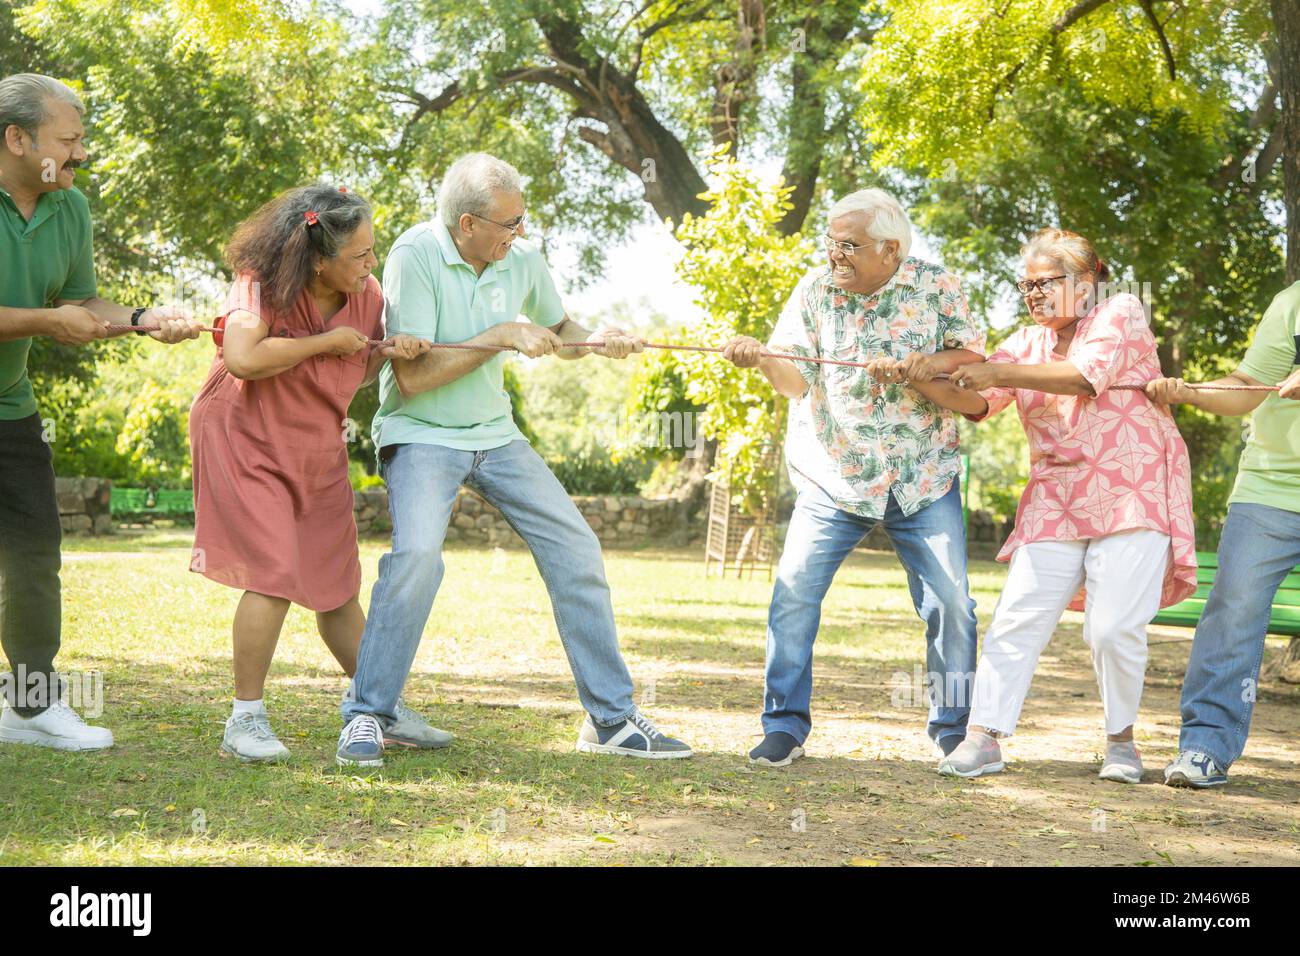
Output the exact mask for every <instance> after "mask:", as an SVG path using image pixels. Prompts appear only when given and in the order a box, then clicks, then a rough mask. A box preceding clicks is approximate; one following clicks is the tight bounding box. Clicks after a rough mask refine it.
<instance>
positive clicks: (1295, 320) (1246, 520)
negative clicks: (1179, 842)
mask: <svg viewBox="0 0 1300 956" xmlns="http://www.w3.org/2000/svg"><path fill="white" fill-rule="evenodd" d="M1214 384H1223V385H1276V386H1278V387H1279V389H1278V391H1277V392H1272V393H1270V392H1210V391H1197V390H1193V389H1190V388H1188V387H1187V386H1186V384H1185V383H1184V382H1183V381H1182V379H1168V378H1166V379H1159V380H1157V381H1155V382H1152V383H1151V384H1150V385H1148V386H1147V394H1148V395H1149V396H1150V397H1151V398H1152V399H1153V400H1155V401H1158V402H1164V403H1170V402H1186V403H1188V404H1191V405H1195V406H1197V407H1198V408H1202V409H1204V410H1205V411H1207V412H1211V413H1212V414H1215V415H1249V414H1251V413H1252V412H1253V413H1254V416H1253V418H1252V420H1251V422H1250V429H1249V432H1248V437H1247V439H1246V448H1245V450H1244V451H1243V452H1242V453H1241V464H1240V466H1239V467H1238V470H1237V483H1236V485H1235V486H1234V488H1233V490H1232V496H1231V497H1230V498H1229V499H1228V516H1227V519H1226V520H1225V521H1224V523H1223V534H1222V535H1221V537H1220V539H1219V569H1218V572H1217V573H1216V574H1215V578H1214V587H1213V588H1212V589H1211V590H1210V596H1209V598H1208V599H1207V600H1206V602H1205V610H1204V612H1203V613H1202V614H1201V620H1200V623H1199V624H1198V625H1197V626H1196V637H1195V639H1194V641H1193V642H1192V653H1191V656H1190V657H1189V659H1188V661H1187V676H1186V678H1184V680H1183V698H1182V716H1183V728H1182V733H1181V735H1180V736H1179V741H1178V750H1179V753H1178V757H1177V759H1176V760H1175V761H1174V762H1173V763H1171V764H1170V765H1169V766H1168V767H1167V768H1166V769H1165V782H1166V783H1168V784H1170V785H1172V786H1191V787H1213V786H1220V785H1222V784H1225V783H1227V782H1228V768H1229V767H1230V766H1231V765H1232V762H1233V761H1234V760H1236V759H1237V758H1238V757H1240V756H1241V752H1242V750H1244V749H1245V746H1246V735H1247V734H1248V733H1249V731H1250V718H1251V713H1252V711H1253V710H1254V704H1255V688H1256V685H1257V684H1258V681H1259V668H1260V664H1261V662H1262V661H1263V658H1264V636H1265V634H1266V632H1267V630H1268V619H1269V614H1270V613H1271V609H1272V604H1273V597H1274V595H1276V594H1277V589H1278V588H1279V587H1280V586H1281V584H1282V581H1283V579H1285V578H1286V576H1287V574H1288V573H1289V572H1290V571H1291V569H1292V568H1294V567H1295V566H1296V565H1298V564H1300V282H1297V283H1295V284H1294V285H1292V286H1291V287H1290V288H1288V289H1285V290H1284V291H1282V292H1281V293H1279V294H1278V296H1277V297H1276V298H1275V299H1274V300H1273V303H1272V305H1270V306H1269V308H1268V311H1267V312H1265V313H1264V319H1263V321H1261V322H1260V324H1259V328H1257V329H1256V330H1255V338H1254V341H1253V342H1252V343H1251V346H1250V348H1249V350H1247V352H1246V357H1245V359H1244V360H1243V361H1242V363H1241V367H1240V368H1239V369H1238V370H1237V371H1236V372H1234V373H1233V374H1232V375H1229V376H1228V377H1227V378H1224V379H1220V380H1219V381H1218V382H1216V383H1214Z"/></svg>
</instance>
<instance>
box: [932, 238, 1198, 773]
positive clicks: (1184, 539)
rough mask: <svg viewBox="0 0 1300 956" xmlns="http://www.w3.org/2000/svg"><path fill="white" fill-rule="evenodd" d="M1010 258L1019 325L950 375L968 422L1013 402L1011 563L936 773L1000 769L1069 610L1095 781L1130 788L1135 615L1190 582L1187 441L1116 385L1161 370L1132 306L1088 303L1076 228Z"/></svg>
mask: <svg viewBox="0 0 1300 956" xmlns="http://www.w3.org/2000/svg"><path fill="white" fill-rule="evenodd" d="M1024 256H1025V264H1026V270H1025V271H1026V275H1025V279H1023V280H1021V282H1020V283H1018V286H1019V288H1020V291H1021V293H1022V294H1023V295H1024V296H1025V300H1026V304H1027V305H1028V306H1029V309H1030V313H1031V316H1032V318H1033V319H1034V324H1033V325H1030V326H1026V327H1025V328H1022V329H1020V330H1019V331H1017V332H1016V333H1015V334H1013V335H1012V336H1011V337H1010V338H1009V339H1008V340H1007V341H1006V342H1005V343H1004V344H1003V345H1002V347H1001V348H999V349H998V350H997V351H996V352H994V353H993V355H991V356H989V358H988V360H987V361H986V362H984V363H977V364H975V365H968V366H965V367H963V368H962V369H960V370H958V371H957V372H956V373H954V374H953V376H952V380H953V382H954V383H955V384H957V385H959V386H960V387H963V388H972V389H975V390H978V391H979V392H980V394H981V395H982V396H983V397H984V399H985V400H986V401H987V403H988V410H987V411H986V412H985V413H984V415H981V416H972V417H973V418H975V420H980V419H983V418H986V417H988V416H989V415H993V414H996V413H997V412H998V411H1000V410H1002V409H1003V408H1006V407H1007V406H1008V405H1010V404H1011V403H1013V402H1014V403H1015V405H1016V408H1017V410H1018V411H1019V413H1020V420H1021V422H1022V424H1023V425H1024V428H1025V434H1026V435H1027V437H1028V439H1029V449H1030V475H1029V482H1028V483H1027V484H1026V486H1025V490H1024V494H1023V495H1022V496H1021V499H1020V506H1019V508H1018V510H1017V512H1016V526H1015V530H1014V531H1013V532H1012V534H1011V537H1010V538H1009V539H1008V540H1007V542H1006V544H1005V545H1004V546H1003V548H1002V551H1001V552H1000V553H999V554H998V560H1000V561H1006V560H1008V559H1010V561H1011V568H1010V569H1009V571H1008V575H1007V583H1006V586H1005V588H1004V590H1003V593H1002V597H1001V599H1000V600H999V602H998V606H997V609H996V610H995V611H994V615H993V622H992V623H991V624H990V626H989V630H988V632H987V634H986V635H985V638H984V650H983V653H982V655H981V658H980V662H979V666H978V668H977V670H976V675H975V684H974V693H973V699H972V703H971V717H970V725H969V728H968V733H967V739H966V741H965V742H964V743H963V744H962V745H961V746H960V747H958V748H957V750H955V751H954V752H953V753H952V754H950V755H949V756H948V757H946V758H945V759H944V761H943V762H942V763H941V764H940V772H941V773H949V774H954V775H957V776H979V775H980V774H985V773H991V772H996V771H997V770H1000V769H1002V761H1001V752H1000V748H999V746H998V744H997V741H996V739H995V737H996V736H1006V735H1009V734H1011V733H1012V732H1013V731H1014V730H1015V726H1016V723H1017V721H1018V719H1019V716H1020V710H1021V707H1022V705H1023V703H1024V698H1025V695H1026V694H1027V693H1028V690H1029V683H1030V680H1031V679H1032V676H1033V671H1034V668H1035V666H1036V664H1037V660H1038V656H1039V654H1040V653H1041V652H1042V649H1043V648H1044V647H1045V646H1046V645H1047V642H1048V640H1049V639H1050V638H1051V636H1052V632H1053V630H1054V629H1055V627H1056V624H1057V623H1058V621H1059V620H1060V616H1061V614H1062V612H1063V611H1064V610H1065V608H1066V607H1070V608H1073V609H1075V610H1081V611H1083V612H1084V638H1085V640H1086V641H1087V642H1088V644H1089V646H1090V647H1091V649H1092V655H1093V666H1094V670H1095V671H1096V675H1097V682H1098V685H1099V687H1100V689H1101V694H1102V703H1103V707H1104V709H1105V714H1106V732H1107V738H1108V739H1107V750H1106V758H1105V761H1104V762H1103V766H1102V769H1101V776H1102V778H1103V779H1107V780H1117V781H1121V782H1126V783H1136V782H1137V781H1138V780H1139V779H1140V778H1141V773H1142V765H1141V757H1140V755H1139V754H1138V752H1137V748H1136V747H1135V746H1134V745H1133V723H1134V720H1135V718H1136V716H1137V710H1138V705H1139V702H1140V699H1141V694H1142V683H1143V679H1144V677H1145V670H1146V625H1147V624H1148V623H1149V622H1150V620H1151V618H1152V617H1153V616H1154V615H1155V613H1156V611H1157V610H1158V609H1159V608H1161V607H1164V606H1167V605H1169V604H1174V603H1177V602H1178V601H1181V600H1182V599H1183V598H1185V597H1187V596H1189V595H1190V594H1192V593H1193V592H1194V591H1195V590H1196V547H1195V541H1194V537H1193V519H1192V499H1191V468H1190V464H1189V459H1188V455H1187V446H1186V444H1185V443H1184V442H1183V439H1182V436H1181V435H1180V434H1179V433H1178V428H1177V426H1176V425H1175V424H1174V421H1173V418H1172V417H1171V416H1170V414H1169V410H1168V409H1167V408H1165V407H1164V406H1161V405H1156V404H1154V403H1152V402H1151V401H1149V400H1148V399H1147V397H1146V395H1145V394H1144V393H1143V392H1142V391H1141V390H1140V389H1136V390H1128V389H1122V388H1116V386H1126V385H1137V386H1141V385H1144V384H1146V383H1147V382H1149V381H1151V380H1152V379H1155V378H1159V377H1160V375H1161V371H1160V362H1159V359H1158V358H1157V356H1156V343H1155V338H1154V337H1153V336H1152V334H1151V328H1150V326H1149V324H1148V323H1147V318H1146V313H1145V310H1144V309H1143V306H1142V303H1141V301H1140V300H1139V299H1138V298H1137V297H1135V296H1133V295H1129V294H1120V295H1116V296H1114V297H1112V298H1109V299H1107V300H1106V301H1104V302H1100V303H1098V304H1095V305H1093V304H1092V303H1093V301H1094V300H1095V296H1096V293H1097V284H1098V283H1099V282H1100V281H1102V280H1104V279H1105V278H1106V276H1107V274H1108V270H1107V268H1106V266H1105V264H1104V263H1102V262H1100V260H1098V259H1097V256H1096V253H1095V252H1094V251H1093V249H1092V246H1091V245H1090V244H1089V243H1088V242H1087V240H1086V239H1083V237H1081V236H1078V235H1077V234H1075V233H1070V232H1065V231H1063V230H1044V231H1043V232H1041V233H1039V234H1038V235H1037V236H1035V237H1034V238H1033V239H1032V240H1031V241H1030V242H1029V243H1028V244H1027V245H1026V247H1025V249H1024Z"/></svg>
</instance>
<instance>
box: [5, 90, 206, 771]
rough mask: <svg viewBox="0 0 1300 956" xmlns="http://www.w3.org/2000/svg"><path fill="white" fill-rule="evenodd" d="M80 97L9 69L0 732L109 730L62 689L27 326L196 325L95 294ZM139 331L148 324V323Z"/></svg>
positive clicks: (90, 330)
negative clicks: (82, 173)
mask: <svg viewBox="0 0 1300 956" xmlns="http://www.w3.org/2000/svg"><path fill="white" fill-rule="evenodd" d="M83 112H84V108H83V107H82V104H81V100H80V99H78V97H77V95H76V94H75V93H73V92H72V90H70V89H68V87H66V86H65V85H63V84H62V83H60V82H58V81H57V80H53V79H51V78H50V77H47V76H40V75H38V74H35V73H21V74H18V75H16V76H10V77H7V78H5V79H3V80H0V643H2V644H3V647H4V652H5V656H6V657H7V658H8V660H9V666H10V668H11V673H9V674H5V675H3V676H0V684H3V694H4V707H3V713H0V742H4V743H26V744H37V745H40V746H45V747H53V748H56V749H59V750H97V749H100V748H102V747H107V746H109V745H110V744H112V742H113V735H112V733H111V732H109V731H108V730H105V729H104V728H102V727H89V726H87V725H86V724H85V722H84V721H82V719H81V718H80V717H79V716H78V715H77V714H76V713H75V712H74V711H73V710H72V708H71V707H69V706H67V704H66V703H64V702H63V701H62V700H60V699H59V698H60V687H61V682H60V680H59V677H58V673H57V671H56V669H55V667H54V658H55V655H56V654H57V653H58V650H59V641H60V627H61V621H60V618H61V614H60V594H59V590H60V589H59V566H60V563H61V559H60V553H59V549H60V544H61V532H60V528H59V506H58V502H57V500H56V497H55V491H54V470H53V468H52V467H51V464H50V462H51V455H50V447H49V444H48V443H47V442H46V440H45V431H44V426H43V423H42V421H41V418H40V416H39V415H38V414H37V412H36V399H35V396H34V395H33V394H32V385H31V381H30V380H29V379H28V376H27V356H28V352H29V351H30V349H31V343H32V338H33V337H35V336H38V335H43V336H47V337H49V338H52V339H54V340H55V341H57V342H61V343H63V344H64V345H84V344H86V343H88V342H93V341H95V340H96V339H102V338H106V337H107V336H109V335H110V334H114V333H113V332H111V331H110V329H109V328H108V326H109V325H110V324H114V325H116V324H119V323H120V324H129V325H144V326H146V327H154V328H155V329H156V331H153V332H150V333H149V334H150V335H151V336H152V337H153V338H155V339H158V340H160V341H163V342H179V341H181V340H182V339H187V338H195V337H196V336H198V334H199V325H198V323H197V322H195V321H194V320H193V319H192V318H190V316H189V315H188V313H185V312H183V311H181V310H177V309H136V310H132V309H129V308H126V307H124V306H120V305H114V304H113V303H111V302H107V301H105V300H103V299H101V298H99V297H98V294H97V289H96V285H95V263H94V256H93V250H92V248H91V229H90V209H89V207H88V206H87V204H86V198H85V196H83V195H82V194H81V193H80V192H78V191H77V190H76V189H74V188H73V185H72V183H73V178H74V176H75V174H76V169H77V167H78V166H79V165H81V163H83V162H84V161H85V160H86V153H85V150H84V149H83V148H82V138H83V136H84V134H85V130H84V129H83V127H82V123H81V116H82V113H83ZM142 331H144V330H142Z"/></svg>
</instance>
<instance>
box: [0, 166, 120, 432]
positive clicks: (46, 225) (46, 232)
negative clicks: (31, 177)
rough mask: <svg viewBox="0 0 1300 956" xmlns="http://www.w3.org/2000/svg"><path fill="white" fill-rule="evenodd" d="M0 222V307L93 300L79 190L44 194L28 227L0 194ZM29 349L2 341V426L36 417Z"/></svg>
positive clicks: (85, 211)
mask: <svg viewBox="0 0 1300 956" xmlns="http://www.w3.org/2000/svg"><path fill="white" fill-rule="evenodd" d="M0 220H2V221H0V305H2V306H6V307H8V308H10V309H46V308H50V307H52V306H53V305H54V303H55V302H56V301H57V300H59V299H72V300H76V301H81V300H84V299H89V298H92V297H93V296H94V295H95V294H96V288H95V257H94V252H93V249H92V247H91V237H90V204H89V203H87V202H86V197H85V196H83V195H82V194H81V193H80V192H79V191H78V190H77V189H75V188H73V189H60V190H57V191H55V192H49V193H42V194H41V197H40V198H39V199H37V200H36V210H35V211H34V212H33V213H32V218H31V221H30V222H28V221H27V220H25V219H23V217H22V215H21V214H20V213H19V212H18V207H17V206H16V205H14V201H13V199H12V198H11V197H10V196H9V194H8V193H7V192H5V191H4V190H3V189H0ZM31 347H32V340H31V339H30V338H25V339H11V340H9V341H0V421H13V420H15V419H19V418H27V417H28V416H29V415H34V414H36V398H35V396H34V395H33V394H32V383H31V380H30V379H29V378H28V377H27V353H28V352H29V351H30V350H31Z"/></svg>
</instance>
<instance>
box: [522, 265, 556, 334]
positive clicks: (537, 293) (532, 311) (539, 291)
mask: <svg viewBox="0 0 1300 956" xmlns="http://www.w3.org/2000/svg"><path fill="white" fill-rule="evenodd" d="M522 264H523V265H524V266H525V267H526V268H527V270H528V289H527V291H526V293H525V294H524V301H523V304H522V305H521V306H520V307H519V311H520V312H521V313H523V314H524V315H525V316H527V317H528V318H529V319H530V320H531V321H532V322H534V323H535V324H537V325H540V326H543V327H545V328H551V327H552V326H555V325H559V324H560V323H561V322H562V321H564V303H563V302H561V301H560V293H559V291H558V290H557V289H556V288H555V279H554V278H552V276H551V270H550V269H549V268H548V267H547V265H546V260H545V259H544V258H543V257H542V253H541V250H540V249H530V250H528V253H527V255H525V256H524V257H523V260H522Z"/></svg>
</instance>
